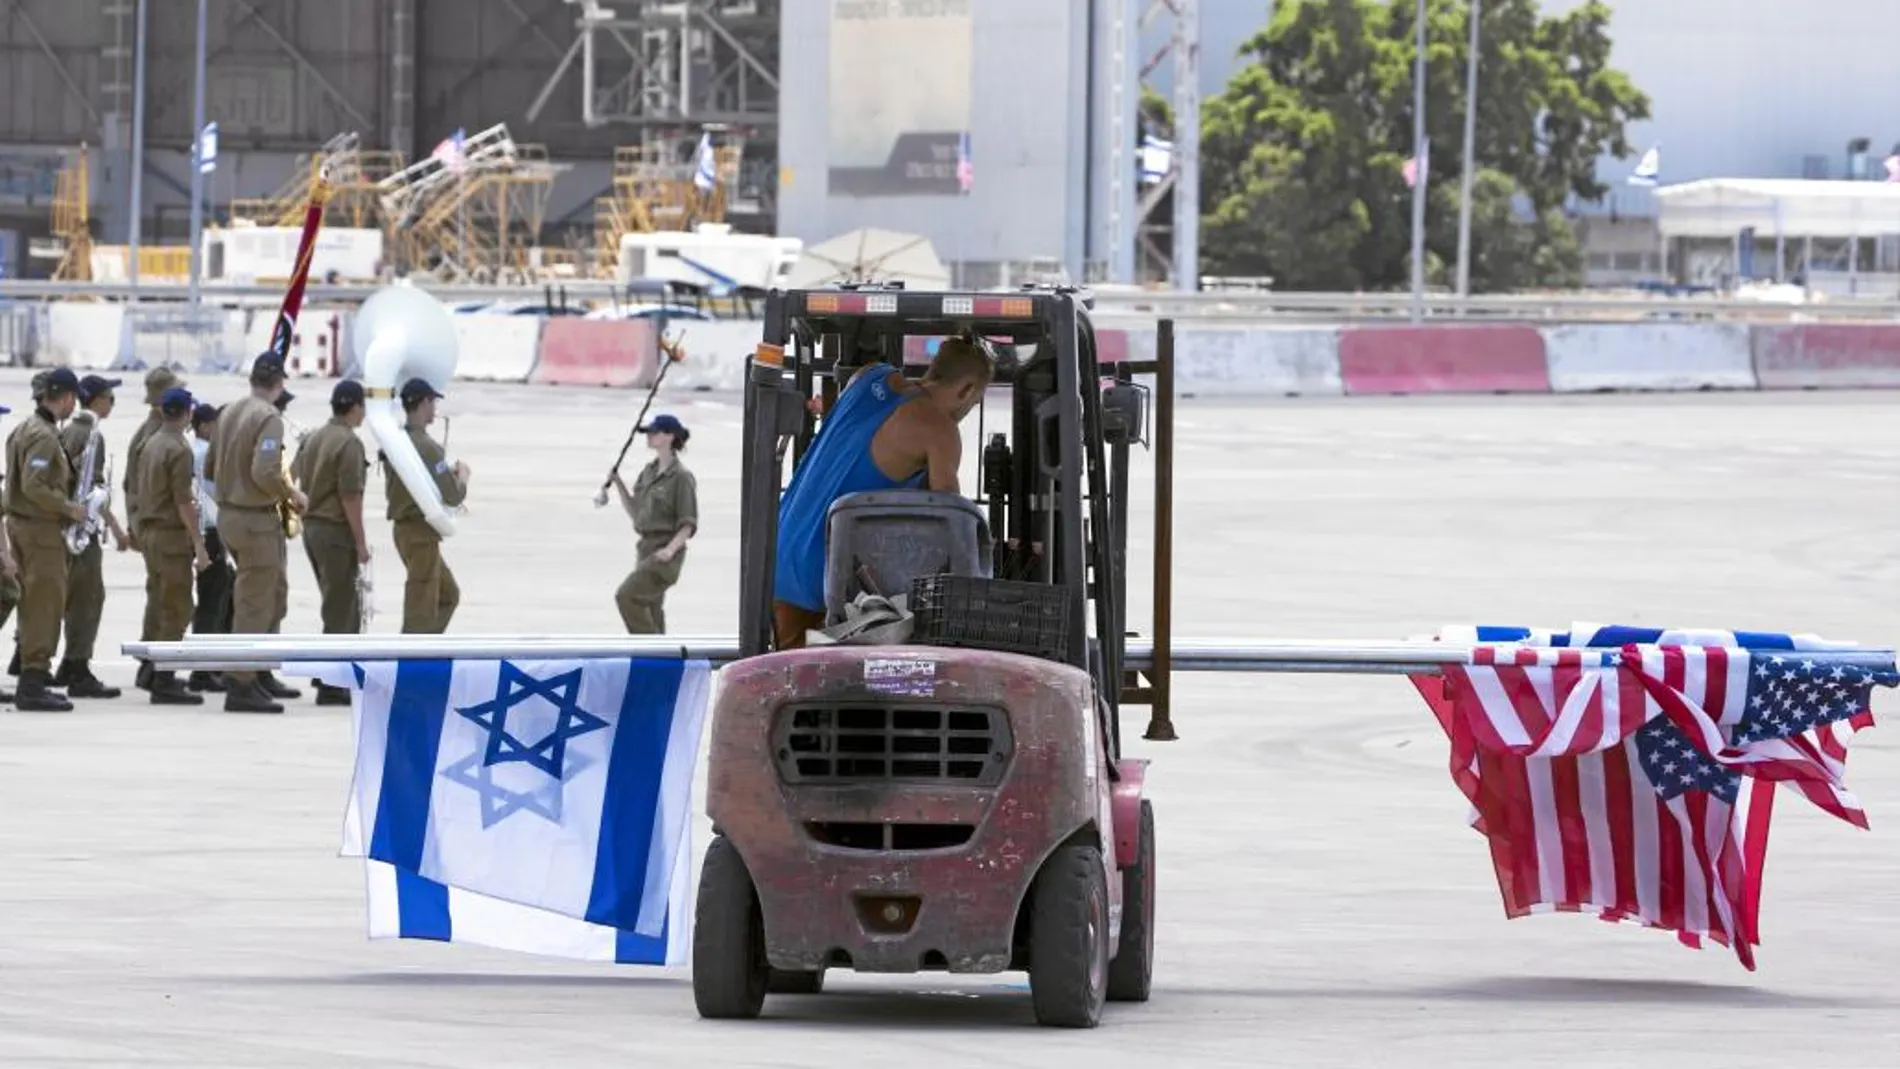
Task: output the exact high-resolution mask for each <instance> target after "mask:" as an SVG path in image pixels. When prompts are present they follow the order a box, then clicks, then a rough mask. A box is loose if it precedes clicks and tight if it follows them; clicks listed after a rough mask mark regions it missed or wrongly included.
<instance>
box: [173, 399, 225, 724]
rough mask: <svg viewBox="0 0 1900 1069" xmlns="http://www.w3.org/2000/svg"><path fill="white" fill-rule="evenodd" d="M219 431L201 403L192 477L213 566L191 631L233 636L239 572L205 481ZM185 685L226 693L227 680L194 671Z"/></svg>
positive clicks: (194, 416) (194, 427)
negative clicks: (207, 462)
mask: <svg viewBox="0 0 1900 1069" xmlns="http://www.w3.org/2000/svg"><path fill="white" fill-rule="evenodd" d="M217 429H218V409H217V408H216V407H214V406H212V405H208V404H201V405H199V406H198V407H197V408H195V409H193V410H192V413H191V456H192V469H191V472H192V477H193V482H194V484H195V485H196V487H197V491H198V529H199V530H200V531H203V532H204V536H205V552H206V553H207V554H208V555H209V556H210V558H211V564H210V566H209V567H207V568H205V569H204V570H203V571H201V572H199V573H198V608H197V609H196V611H195V612H194V613H193V614H192V620H191V631H192V634H195V635H228V634H230V633H231V584H232V582H233V581H234V580H235V578H236V574H237V573H236V569H235V568H233V567H232V565H231V555H230V554H229V553H226V552H225V550H224V539H222V538H220V537H218V502H217V500H216V488H215V487H213V486H212V485H211V480H210V479H207V478H205V460H206V458H207V457H208V456H210V454H211V439H212V436H213V435H214V434H215V433H216V431H217ZM185 685H186V686H188V687H190V688H191V689H192V690H197V691H207V690H208V691H211V692H213V693H222V692H223V691H224V677H223V676H221V675H219V674H218V673H216V672H193V673H191V676H190V678H189V679H187V680H186V681H185Z"/></svg>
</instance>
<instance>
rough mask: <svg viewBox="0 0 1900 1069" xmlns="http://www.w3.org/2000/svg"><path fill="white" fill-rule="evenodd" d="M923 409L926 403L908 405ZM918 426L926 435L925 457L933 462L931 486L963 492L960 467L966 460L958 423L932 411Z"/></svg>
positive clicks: (931, 463)
mask: <svg viewBox="0 0 1900 1069" xmlns="http://www.w3.org/2000/svg"><path fill="white" fill-rule="evenodd" d="M907 407H910V408H915V409H922V408H923V407H924V406H922V405H910V406H907ZM920 422H921V423H922V426H920V427H919V428H918V430H919V431H921V432H922V433H923V436H924V458H925V460H926V461H927V462H928V463H929V465H930V478H929V488H930V489H932V490H947V491H949V492H950V493H953V494H955V493H962V489H961V487H960V486H958V484H957V467H958V466H959V465H961V464H962V463H963V435H961V434H958V433H957V425H956V423H955V422H954V421H952V420H951V419H950V417H948V416H945V415H943V414H942V413H938V412H932V413H930V415H929V416H928V417H927V418H926V419H924V420H921V421H920Z"/></svg>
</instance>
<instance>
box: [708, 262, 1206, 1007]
mask: <svg viewBox="0 0 1900 1069" xmlns="http://www.w3.org/2000/svg"><path fill="white" fill-rule="evenodd" d="M1091 303H1092V302H1091V298H1090V297H1089V295H1088V293H1087V292H1086V291H1085V290H1080V289H1076V288H1073V287H1026V288H1025V289H1023V290H1022V291H1020V292H1003V293H924V292H907V291H906V290H904V289H902V288H901V287H895V286H879V285H856V286H843V287H839V288H832V289H820V290H795V291H790V292H774V293H772V294H771V295H770V296H769V297H768V298H767V301H766V306H765V327H764V331H763V340H762V342H761V343H760V344H759V346H758V349H757V352H756V353H755V355H754V357H753V358H752V360H751V361H750V363H749V366H748V369H747V378H746V385H745V416H744V420H745V422H744V447H743V449H744V459H743V477H744V483H743V487H742V490H741V498H740V511H741V541H740V590H741V595H740V596H741V603H740V608H739V635H738V653H739V659H738V660H737V661H736V662H734V663H732V664H730V665H728V666H727V667H726V668H724V669H723V670H722V673H721V675H722V679H721V685H720V689H719V696H718V699H717V701H716V704H715V706H714V710H713V727H712V742H711V752H710V758H709V759H710V770H709V774H708V779H707V800H706V805H707V810H708V814H709V816H710V817H711V818H712V822H713V839H712V842H711V843H710V844H709V846H708V847H707V850H706V856H705V865H704V869H703V871H702V874H701V877H700V884H699V893H698V902H697V908H696V915H695V929H694V935H693V997H694V1001H695V1002H696V1004H697V1006H698V1009H699V1012H700V1014H701V1016H704V1017H709V1018H752V1017H756V1016H758V1015H759V1014H760V1012H761V1010H762V1008H763V1006H764V1002H765V997H766V995H767V994H768V993H770V994H779V995H796V994H813V993H816V992H818V991H820V990H821V989H822V987H823V983H824V976H825V973H826V971H827V970H831V969H848V970H853V971H857V972H865V973H917V972H928V971H945V972H951V973H999V972H1004V971H1009V970H1022V971H1027V973H1028V974H1029V988H1030V999H1031V1002H1032V1003H1033V1005H1034V1010H1035V1017H1036V1020H1037V1021H1038V1022H1039V1023H1040V1024H1043V1025H1049V1026H1056V1027H1070V1028H1088V1027H1093V1026H1095V1025H1096V1024H1098V1023H1099V1022H1100V1020H1101V1014H1102V1010H1103V1006H1104V1004H1105V1003H1106V1002H1109V1001H1127V1002H1141V1001H1145V1000H1146V999H1147V998H1148V992H1149V984H1150V979H1151V976H1152V974H1153V968H1154V961H1153V959H1154V918H1155V828H1154V812H1153V808H1152V806H1151V805H1150V803H1149V802H1148V800H1147V799H1145V798H1143V797H1142V787H1143V778H1144V775H1145V772H1146V766H1147V762H1146V761H1143V760H1138V759H1133V758H1128V757H1125V756H1123V753H1122V716H1123V711H1124V710H1125V709H1129V708H1134V707H1141V706H1146V707H1147V708H1149V710H1150V722H1149V726H1148V730H1147V732H1146V737H1147V738H1150V739H1171V738H1173V737H1174V732H1173V728H1172V722H1171V719H1170V717H1169V711H1168V663H1167V649H1168V637H1169V636H1168V629H1169V628H1168V601H1169V585H1170V583H1169V577H1170V569H1169V554H1170V550H1169V541H1168V531H1169V528H1170V524H1171V515H1170V514H1171V511H1172V508H1171V506H1172V485H1171V478H1170V472H1171V463H1172V445H1173V442H1172V431H1173V428H1172V416H1173V412H1172V409H1173V404H1172V401H1173V383H1172V359H1171V357H1172V350H1173V330H1172V326H1173V324H1172V323H1171V322H1166V321H1164V322H1163V323H1162V324H1161V325H1160V330H1159V332H1158V335H1157V344H1156V352H1155V356H1154V359H1152V360H1120V361H1116V362H1113V363H1109V362H1105V361H1104V360H1103V359H1102V358H1101V356H1100V354H1099V353H1098V350H1097V345H1096V332H1095V328H1094V326H1093V324H1092V323H1091V322H1090V315H1089V310H1090V307H1091ZM959 334H962V335H967V336H971V337H974V338H977V339H981V344H984V345H985V346H987V347H988V349H989V351H990V353H991V354H992V356H993V357H994V358H995V364H996V375H995V379H994V381H993V384H992V387H991V392H990V395H989V397H988V398H986V401H985V405H984V409H983V410H980V411H979V413H978V414H977V415H976V416H975V418H976V419H977V420H978V439H979V441H982V442H983V443H984V444H983V446H982V449H981V478H980V480H979V486H978V491H979V493H978V496H977V497H976V499H975V500H971V499H969V498H965V497H963V496H962V495H959V494H954V493H940V492H932V491H927V490H896V491H877V492H868V493H860V494H852V495H847V496H846V497H844V498H841V499H840V500H838V501H837V502H835V503H834V504H833V506H832V507H831V510H830V512H829V514H828V517H827V521H826V522H827V527H826V553H827V561H826V582H825V588H826V591H825V593H826V609H827V625H832V624H837V623H840V622H843V621H845V620H846V619H847V618H848V609H849V607H850V606H852V605H853V604H854V603H856V601H857V599H858V598H859V596H860V594H863V593H871V594H875V595H880V596H886V597H890V596H895V595H899V594H903V595H906V599H907V603H906V606H905V609H906V611H907V612H908V613H909V621H908V628H909V633H908V634H907V635H904V636H903V637H902V638H901V640H900V641H898V642H896V643H895V644H892V643H881V644H862V643H857V642H851V641H844V642H839V643H833V644H822V645H809V646H806V647H802V648H796V649H788V650H776V649H775V648H774V644H775V643H774V637H773V628H772V600H773V599H772V594H773V562H774V556H775V545H776V541H777V535H778V529H777V520H778V509H779V495H780V492H781V488H782V486H783V483H784V478H785V475H786V471H785V456H786V453H787V451H788V450H789V452H790V454H791V462H792V464H793V465H794V466H796V465H797V464H798V463H800V462H801V461H802V460H803V458H804V456H805V454H806V452H807V451H808V449H809V448H810V445H811V442H812V440H813V438H814V436H815V434H816V433H817V431H818V429H819V420H820V418H821V417H820V416H819V415H817V412H818V411H823V410H825V409H824V408H822V407H821V406H817V405H813V404H812V403H811V402H812V401H813V400H814V399H823V400H824V401H826V402H829V401H830V400H831V399H833V398H835V397H836V395H837V392H838V391H839V389H840V388H841V384H842V383H844V382H845V381H847V380H848V379H849V378H850V376H851V375H852V374H853V373H854V372H855V371H857V370H858V369H860V368H862V367H864V366H866V365H867V364H869V363H872V362H882V363H885V364H889V365H890V366H892V367H895V368H904V369H905V370H906V372H907V373H913V374H914V373H919V372H921V371H922V370H923V368H922V367H920V366H916V364H915V363H914V362H913V363H912V364H911V366H908V367H907V366H906V359H905V357H906V353H907V352H909V353H910V354H912V356H913V357H914V358H918V359H923V360H927V356H926V355H925V350H926V348H927V343H923V344H920V342H921V341H922V340H923V339H928V338H932V337H944V336H950V335H959ZM907 339H912V341H911V342H910V343H909V344H907V343H906V342H907ZM1149 375H1152V376H1153V377H1154V380H1153V381H1154V388H1153V391H1152V396H1153V397H1154V398H1155V404H1154V405H1153V406H1152V407H1153V408H1154V421H1153V422H1154V429H1153V437H1152V440H1150V438H1149V434H1148V423H1149V409H1150V407H1151V406H1150V404H1149V398H1150V396H1151V393H1150V390H1149V388H1148V387H1147V386H1146V385H1145V384H1144V383H1143V382H1141V381H1138V377H1145V376H1149ZM999 393H1005V394H1007V405H1006V406H1004V405H1001V404H999V401H1000V398H998V397H997V396H996V395H997V394H999ZM992 407H996V408H1006V412H1007V417H1006V419H999V420H998V421H997V422H998V423H1000V424H1001V427H1000V429H998V428H990V427H988V426H985V424H984V421H985V420H986V419H987V418H988V412H987V410H988V409H989V408H992ZM1136 446H1142V447H1143V448H1144V449H1145V450H1146V451H1148V452H1150V453H1151V455H1152V456H1153V457H1154V469H1155V488H1156V494H1155V531H1154V572H1153V574H1154V599H1153V602H1154V606H1155V612H1154V621H1153V635H1152V639H1151V641H1149V642H1147V643H1143V644H1142V646H1143V647H1144V648H1143V649H1142V650H1141V651H1140V653H1139V655H1138V657H1136V658H1131V656H1130V640H1131V638H1136V637H1137V636H1133V635H1131V634H1130V632H1129V630H1128V626H1127V571H1128V569H1127V542H1128V511H1129V510H1128V480H1129V462H1130V458H1131V455H1132V453H1133V450H1134V447H1136Z"/></svg>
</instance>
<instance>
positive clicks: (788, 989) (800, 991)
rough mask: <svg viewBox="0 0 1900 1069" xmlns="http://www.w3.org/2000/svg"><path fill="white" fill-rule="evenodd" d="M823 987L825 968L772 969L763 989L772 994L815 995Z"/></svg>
mask: <svg viewBox="0 0 1900 1069" xmlns="http://www.w3.org/2000/svg"><path fill="white" fill-rule="evenodd" d="M824 989H825V970H823V969H813V970H812V971H811V972H801V971H799V970H797V969H773V970H772V975H771V976H770V977H769V978H767V980H766V982H765V990H766V992H767V993H769V994H773V995H816V994H818V993H819V992H820V991H823V990H824Z"/></svg>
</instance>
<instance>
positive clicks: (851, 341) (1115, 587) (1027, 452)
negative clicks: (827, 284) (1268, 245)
mask: <svg viewBox="0 0 1900 1069" xmlns="http://www.w3.org/2000/svg"><path fill="white" fill-rule="evenodd" d="M1092 303H1093V301H1092V298H1091V296H1090V295H1089V294H1088V292H1087V291H1085V290H1081V289H1077V288H1074V287H1066V286H1026V287H1024V288H1023V289H1022V290H1021V291H1018V292H1011V293H1007V294H996V293H942V292H909V291H906V290H904V289H903V288H902V287H901V286H894V285H872V284H858V285H845V286H839V287H835V288H828V289H816V290H791V291H777V290H775V291H773V292H772V293H771V294H769V295H768V296H767V298H766V302H765V326H764V332H763V339H762V341H761V342H760V344H759V346H758V349H757V351H756V352H755V353H754V354H753V356H752V357H751V359H749V360H748V362H747V365H746V387H745V415H744V432H743V433H744V444H743V460H742V465H743V467H742V470H743V473H744V476H743V479H744V481H743V485H742V487H741V490H740V506H739V507H740V520H741V522H740V591H741V593H740V599H741V602H740V610H739V650H738V652H739V656H740V657H741V658H747V657H754V656H758V655H761V654H764V653H767V652H770V651H771V650H772V649H773V646H774V643H773V634H772V601H773V597H772V593H773V571H774V560H775V555H776V552H775V551H776V547H777V543H778V508H779V494H780V491H781V488H782V486H783V480H784V471H783V464H784V456H785V450H786V447H787V446H788V445H790V447H791V449H792V463H793V467H794V470H795V469H796V467H797V465H798V464H799V463H802V462H803V460H804V458H805V455H806V453H807V452H808V451H809V449H810V448H811V444H812V441H813V439H814V437H815V436H816V434H817V432H818V429H819V417H818V416H817V415H816V414H815V413H814V412H813V411H812V409H811V407H810V405H809V402H810V401H811V400H812V399H813V398H814V397H822V398H823V399H824V400H825V402H826V407H827V410H828V408H829V403H830V402H831V401H833V400H835V399H836V397H837V394H838V391H839V390H840V388H841V384H842V383H844V382H846V381H848V380H849V379H850V377H851V375H852V374H853V373H855V372H856V371H858V370H859V369H860V368H862V367H864V366H866V365H868V364H870V363H873V362H881V363H885V364H888V365H890V366H891V367H893V368H897V369H902V370H907V371H912V372H919V371H922V370H923V369H924V367H925V366H927V365H912V366H910V367H906V364H905V360H904V354H905V349H906V346H905V344H904V343H905V339H906V338H909V337H945V336H952V335H959V334H968V335H974V336H975V337H978V338H981V339H986V340H987V342H986V344H988V345H989V346H990V350H991V353H992V355H994V356H996V357H997V359H996V375H995V378H994V379H993V381H992V387H993V388H994V387H998V386H1001V387H1007V388H1008V389H1009V391H1010V395H1011V398H1010V406H1009V407H1010V419H1009V424H1008V425H1009V433H1008V435H1007V440H1006V443H1005V444H1004V445H1003V446H1002V447H1001V451H1000V452H999V446H998V445H997V443H996V442H995V441H992V442H991V443H989V444H986V445H984V446H983V447H982V463H981V464H980V469H981V473H980V475H979V478H978V495H977V496H976V498H975V500H976V501H977V504H978V505H979V506H987V508H988V511H989V516H990V530H991V534H992V537H993V540H994V547H995V548H994V559H995V560H997V561H1003V560H1009V561H1010V562H1011V563H1012V564H1013V565H1015V566H1017V567H1019V568H1021V569H1022V573H1021V574H1016V575H1013V576H1012V577H1014V578H1024V579H1029V580H1031V581H1034V582H1041V583H1050V584H1054V585H1057V586H1060V587H1062V588H1063V589H1064V591H1065V593H1066V595H1067V600H1068V602H1069V618H1070V620H1071V627H1070V630H1069V639H1068V645H1067V649H1066V650H1065V651H1064V656H1063V657H1062V660H1063V661H1064V662H1065V663H1067V664H1070V665H1072V666H1074V667H1076V668H1078V669H1081V670H1083V671H1085V672H1088V673H1090V675H1091V676H1092V677H1093V678H1094V680H1095V683H1096V693H1097V694H1098V695H1099V696H1100V699H1101V700H1100V702H1099V704H1100V707H1101V708H1100V714H1101V717H1102V719H1103V720H1104V721H1105V723H1104V725H1103V726H1104V727H1105V728H1106V732H1105V734H1106V736H1107V738H1108V739H1109V740H1110V741H1111V743H1112V747H1113V752H1112V753H1111V754H1110V755H1109V757H1110V767H1111V769H1112V768H1113V761H1114V759H1116V758H1118V757H1119V756H1120V754H1121V748H1122V747H1121V712H1122V708H1123V707H1124V706H1143V705H1145V706H1147V707H1148V708H1149V710H1150V719H1149V724H1148V729H1147V731H1146V733H1145V737H1146V738H1149V739H1156V740H1165V739H1172V738H1174V737H1175V735H1174V728H1173V724H1172V720H1171V717H1170V713H1169V691H1170V688H1169V674H1170V673H1169V663H1168V652H1167V651H1168V648H1169V640H1170V638H1171V630H1172V629H1171V620H1170V612H1169V601H1170V595H1171V587H1172V582H1171V578H1172V575H1171V546H1170V538H1169V534H1170V531H1171V529H1172V519H1173V515H1172V514H1173V477H1172V476H1173V459H1174V456H1173V454H1174V383H1173V377H1174V376H1173V370H1174V368H1173V363H1174V362H1173V349H1174V329H1173V327H1174V324H1173V322H1172V321H1171V320H1162V321H1161V322H1160V324H1159V325H1158V326H1159V329H1158V331H1157V334H1156V346H1155V358H1154V359H1153V360H1120V361H1115V362H1112V363H1105V362H1104V361H1103V360H1102V359H1101V357H1100V355H1099V353H1100V350H1099V349H1098V347H1097V344H1096V332H1095V326H1094V324H1093V322H1092V321H1091V318H1090V315H1089V310H1090V308H1091V306H1092ZM999 343H1000V344H999ZM1137 375H1153V376H1154V382H1155V385H1154V394H1155V397H1156V402H1155V414H1154V415H1155V420H1154V422H1155V427H1154V434H1153V439H1152V442H1149V441H1148V440H1147V438H1146V436H1145V433H1144V432H1145V429H1146V423H1147V412H1146V407H1147V406H1146V404H1145V397H1146V393H1147V391H1146V389H1145V388H1144V387H1142V386H1140V385H1138V384H1137V383H1136V381H1135V377H1136V376H1137ZM981 418H982V417H981V416H979V420H981ZM980 426H981V425H980V424H979V427H980ZM981 433H982V432H981V430H979V437H981ZM994 438H995V439H1004V436H1003V435H1001V434H997V435H995V436H994ZM1135 444H1142V445H1144V446H1149V447H1150V448H1151V451H1152V452H1153V455H1154V469H1155V516H1154V519H1155V527H1154V617H1153V628H1154V635H1153V649H1154V658H1153V660H1154V663H1153V665H1152V666H1151V668H1150V670H1149V671H1147V672H1145V673H1137V672H1133V671H1130V670H1128V669H1127V667H1126V644H1127V639H1128V638H1129V637H1131V636H1130V635H1129V632H1128V628H1127V571H1128V569H1127V538H1128V474H1129V454H1130V451H1131V449H1132V447H1133V446H1134V445H1135ZM999 461H1000V463H999ZM1029 545H1039V546H1040V547H1041V549H1040V552H1032V553H1030V554H1029V555H1027V558H1026V559H1025V557H1024V556H1023V555H1022V554H1021V552H1020V547H1023V546H1029ZM997 570H998V571H1000V570H1001V569H997Z"/></svg>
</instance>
